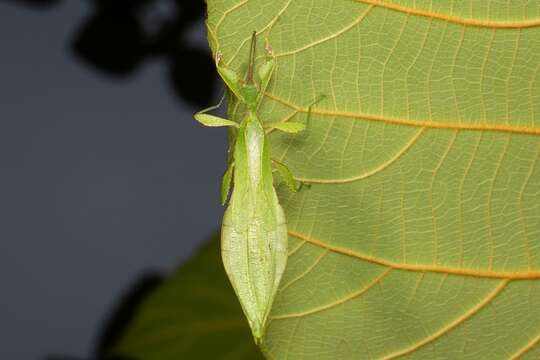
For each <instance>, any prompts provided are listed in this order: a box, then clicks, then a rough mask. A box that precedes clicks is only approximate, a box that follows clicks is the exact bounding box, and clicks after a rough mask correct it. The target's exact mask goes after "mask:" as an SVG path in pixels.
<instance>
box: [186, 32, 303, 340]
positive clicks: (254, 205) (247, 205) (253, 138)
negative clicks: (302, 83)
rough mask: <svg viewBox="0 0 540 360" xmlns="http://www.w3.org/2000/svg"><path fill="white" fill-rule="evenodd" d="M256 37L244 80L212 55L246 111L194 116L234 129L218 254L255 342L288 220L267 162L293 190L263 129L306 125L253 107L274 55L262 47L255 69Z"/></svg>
mask: <svg viewBox="0 0 540 360" xmlns="http://www.w3.org/2000/svg"><path fill="white" fill-rule="evenodd" d="M256 40H257V38H256V32H253V35H252V37H251V47H250V55H249V65H248V71H247V76H246V78H245V80H244V79H242V78H241V77H240V76H239V75H238V74H237V73H236V72H235V71H233V70H231V69H229V68H228V67H227V66H226V65H225V64H224V62H223V60H222V58H221V55H220V53H219V52H218V56H216V62H217V71H218V73H219V74H220V76H221V77H222V78H223V80H224V81H225V84H226V85H227V88H228V90H229V91H230V92H232V94H231V95H232V96H234V97H236V99H237V100H238V101H239V102H240V103H242V104H243V105H245V107H246V109H247V115H246V116H245V117H244V118H243V119H242V121H241V122H240V123H238V122H236V121H232V120H228V119H224V118H221V117H218V116H214V115H210V114H207V112H208V111H210V110H213V109H215V108H216V107H218V106H219V104H218V105H217V106H214V107H211V108H208V109H205V110H202V111H200V112H198V113H197V114H195V115H194V117H195V119H196V120H197V121H199V122H200V123H201V124H203V125H205V126H210V127H217V126H228V127H232V128H234V129H235V130H236V131H234V132H233V139H232V140H233V141H232V142H231V143H232V144H233V145H232V154H231V155H232V156H231V157H230V160H229V165H228V168H227V171H226V172H225V175H224V176H223V180H222V186H221V201H222V204H225V202H226V201H227V196H228V193H229V189H230V187H231V182H232V183H233V184H234V186H233V191H232V195H231V198H230V200H229V205H228V207H227V209H226V211H225V214H224V216H223V223H222V229H221V256H222V259H223V264H224V267H225V271H226V272H227V275H228V277H229V280H230V282H231V284H232V286H233V288H234V290H235V292H236V295H237V297H238V299H239V300H240V304H241V305H242V309H243V311H244V314H245V315H246V318H247V320H248V322H249V325H250V327H251V331H252V333H253V337H254V339H255V342H256V343H257V344H260V343H261V341H262V337H263V335H264V332H265V327H266V320H267V318H268V314H269V313H270V309H271V307H272V303H273V301H274V297H275V295H276V291H277V289H278V286H279V283H280V280H281V277H282V275H283V271H284V270H285V266H286V264H287V240H288V239H287V225H286V220H285V214H284V212H283V209H282V208H281V205H280V204H279V202H278V197H277V195H276V191H275V189H274V184H273V176H272V167H273V166H274V167H275V169H276V170H277V171H278V172H279V173H280V175H281V177H282V179H283V180H284V182H285V183H286V184H287V185H288V187H289V188H290V189H291V190H292V191H296V190H297V184H296V181H295V179H294V177H293V176H292V174H291V172H290V171H289V169H288V168H287V167H286V166H285V165H284V164H282V163H280V162H278V161H275V160H272V159H271V157H270V143H269V141H268V139H267V131H269V130H272V129H275V130H281V131H284V132H286V133H298V132H300V131H302V130H304V128H305V125H304V124H302V123H297V122H288V121H287V122H286V121H280V122H274V123H270V124H265V123H263V122H262V121H261V119H260V118H259V116H258V115H257V108H258V106H259V104H260V102H261V100H262V98H263V94H264V92H265V90H266V88H267V86H268V84H269V82H270V79H271V77H272V73H273V71H274V67H275V59H274V58H273V56H272V53H271V50H270V47H269V46H267V47H266V51H267V55H269V56H267V59H266V61H265V62H264V63H263V64H262V65H260V66H259V67H258V69H257V71H256V73H255V52H256ZM255 76H257V79H255ZM256 80H257V81H256ZM310 109H311V107H310ZM308 115H309V114H308Z"/></svg>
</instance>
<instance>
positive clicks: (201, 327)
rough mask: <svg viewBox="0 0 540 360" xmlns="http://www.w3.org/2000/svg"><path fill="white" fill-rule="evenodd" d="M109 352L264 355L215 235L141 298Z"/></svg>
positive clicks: (144, 358) (151, 359)
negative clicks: (147, 294) (223, 265)
mask: <svg viewBox="0 0 540 360" xmlns="http://www.w3.org/2000/svg"><path fill="white" fill-rule="evenodd" d="M108 354H109V355H117V356H118V355H123V356H128V357H132V358H133V359H134V360H177V359H224V358H228V359H251V360H252V359H262V358H263V357H262V355H261V354H260V352H259V350H258V348H257V347H256V346H255V344H254V342H253V338H252V336H251V331H250V329H249V326H248V324H247V321H246V320H245V317H244V314H243V313H242V310H241V308H240V305H239V303H238V300H237V299H236V296H235V294H234V292H233V290H232V288H231V286H230V285H229V281H228V279H227V277H226V275H225V271H224V270H223V267H222V264H221V257H220V250H219V236H215V237H213V238H212V240H211V242H210V243H209V244H207V245H206V246H204V247H203V248H202V249H201V250H200V251H199V252H198V253H197V254H196V255H195V256H194V257H193V258H191V259H190V260H189V261H188V262H187V263H185V264H184V265H182V266H181V267H180V268H179V269H178V271H177V272H176V273H174V274H173V275H171V277H170V278H169V279H168V280H166V281H165V282H164V283H163V284H162V285H161V286H160V287H159V288H157V289H156V290H155V291H154V292H153V293H152V294H151V295H150V296H149V297H148V298H147V299H146V300H144V302H143V303H142V304H141V305H140V306H139V308H138V311H137V313H136V315H135V318H134V319H133V321H132V322H131V324H130V326H129V327H128V329H127V331H126V332H125V333H124V336H123V337H122V338H121V339H120V341H119V342H117V343H116V344H115V345H112V346H111V348H110V349H109V352H108Z"/></svg>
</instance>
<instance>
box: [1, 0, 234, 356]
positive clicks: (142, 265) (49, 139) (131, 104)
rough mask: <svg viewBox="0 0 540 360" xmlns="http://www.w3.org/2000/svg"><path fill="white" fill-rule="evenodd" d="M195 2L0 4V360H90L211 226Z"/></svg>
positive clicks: (36, 0) (208, 94) (219, 163)
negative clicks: (196, 115) (199, 113)
mask: <svg viewBox="0 0 540 360" xmlns="http://www.w3.org/2000/svg"><path fill="white" fill-rule="evenodd" d="M204 11H205V10H204V4H203V1H202V0H201V1H199V0H190V1H186V0H169V1H160V0H137V1H133V0H115V1H111V0H93V1H87V2H79V1H67V0H56V1H55V0H42V1H40V0H26V1H20V0H0V169H1V173H0V286H1V287H0V359H3V360H4V359H5V360H19V359H21V360H25V359H49V360H74V359H96V358H98V357H99V352H100V348H102V347H103V346H104V344H106V343H107V342H110V341H111V338H114V336H115V331H116V330H118V328H121V327H122V326H123V325H122V324H123V323H122V322H123V321H125V319H126V318H129V312H130V309H131V308H133V306H134V305H133V304H136V303H137V301H139V300H140V299H141V297H143V295H144V294H145V293H146V292H147V291H148V290H149V289H151V288H152V287H155V286H156V285H157V284H158V283H159V281H160V279H161V277H162V275H163V274H166V273H167V272H170V271H171V270H173V269H174V268H175V267H176V266H178V265H179V264H180V263H182V261H184V260H185V259H187V258H188V257H189V256H190V255H191V254H192V253H193V251H195V249H196V248H197V246H198V244H199V243H200V242H201V241H204V239H207V238H208V236H209V235H210V234H212V233H213V232H215V231H216V229H218V227H219V223H220V217H221V214H222V209H221V207H220V206H219V181H220V176H221V174H222V172H223V170H224V166H225V156H226V155H225V154H226V133H225V132H224V131H223V130H222V131H220V130H210V129H206V128H203V127H202V126H200V125H198V124H197V123H196V122H195V121H194V120H193V118H192V114H193V113H194V112H195V111H197V110H198V109H200V108H201V107H203V106H204V105H208V104H211V103H214V102H217V100H218V98H219V95H220V91H221V90H220V85H219V82H218V81H217V79H216V76H215V71H214V67H213V65H212V61H211V58H210V53H209V51H208V47H207V44H206V34H205V28H204Z"/></svg>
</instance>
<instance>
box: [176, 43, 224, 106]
mask: <svg viewBox="0 0 540 360" xmlns="http://www.w3.org/2000/svg"><path fill="white" fill-rule="evenodd" d="M194 64H197V65H196V66H195V65H194ZM194 66H195V69H194V68H193V67H194ZM170 72H171V74H170V77H169V78H170V79H171V81H172V84H173V88H174V91H175V92H176V94H177V95H178V96H180V97H182V98H184V99H186V100H187V101H189V102H191V103H193V104H196V105H197V106H199V107H205V106H208V102H209V100H208V99H209V94H210V95H211V94H212V93H213V90H214V89H215V86H216V81H217V78H216V70H215V66H214V63H213V61H212V58H211V57H210V56H208V53H207V52H205V51H202V50H200V49H197V48H186V49H181V50H180V51H179V52H178V53H177V54H176V55H175V57H173V58H172V59H171V62H170Z"/></svg>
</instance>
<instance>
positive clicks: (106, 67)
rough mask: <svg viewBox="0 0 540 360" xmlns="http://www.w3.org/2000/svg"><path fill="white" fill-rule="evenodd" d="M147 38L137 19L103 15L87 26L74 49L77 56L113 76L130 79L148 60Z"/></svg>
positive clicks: (117, 15) (96, 16)
mask: <svg viewBox="0 0 540 360" xmlns="http://www.w3.org/2000/svg"><path fill="white" fill-rule="evenodd" d="M143 36H144V34H143V32H142V29H141V27H140V25H139V22H138V21H137V19H136V18H135V16H134V15H132V14H130V13H129V12H126V13H124V14H118V13H116V12H110V13H101V14H98V15H95V16H94V17H92V18H91V19H90V20H89V21H88V22H86V23H85V24H84V25H83V27H82V29H81V30H80V32H79V33H78V35H77V37H76V38H75V41H74V43H73V47H74V50H75V54H76V55H77V56H79V57H81V58H82V59H84V60H85V61H86V62H87V63H90V64H92V65H94V66H96V67H97V68H98V69H99V70H101V71H104V72H106V73H108V74H111V75H130V74H131V73H132V72H133V71H134V70H135V68H136V67H137V66H138V65H139V64H140V63H141V62H142V60H143V59H144V56H145V52H146V51H145V49H144V37H143Z"/></svg>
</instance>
